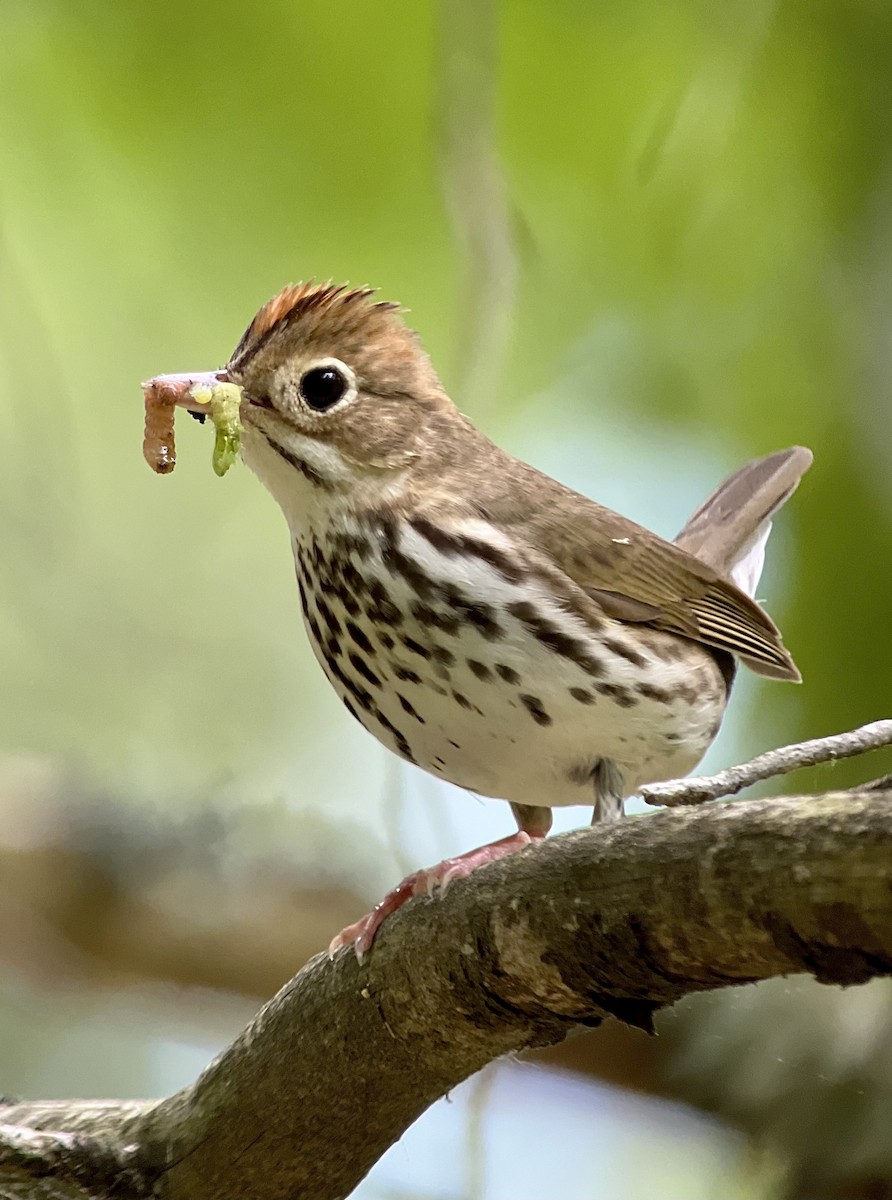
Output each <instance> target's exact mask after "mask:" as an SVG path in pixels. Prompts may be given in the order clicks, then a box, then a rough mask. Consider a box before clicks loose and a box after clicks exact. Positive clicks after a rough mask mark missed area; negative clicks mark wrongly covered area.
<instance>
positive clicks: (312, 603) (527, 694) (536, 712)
mask: <svg viewBox="0 0 892 1200" xmlns="http://www.w3.org/2000/svg"><path fill="white" fill-rule="evenodd" d="M342 532H343V531H342ZM422 541H423V539H420V538H418V536H417V535H415V534H414V533H413V531H412V530H411V529H407V530H405V531H403V533H402V534H401V536H400V540H399V550H400V556H399V563H400V567H401V569H399V570H394V569H393V561H392V559H391V561H389V562H387V561H385V559H386V555H387V550H386V547H383V548H382V547H381V546H378V545H374V546H373V547H372V548H366V549H358V548H357V547H356V546H353V547H352V548H351V543H350V537H349V532H348V533H347V536H346V538H345V537H343V536H342V537H341V538H338V537H337V536H336V535H333V536H331V537H329V538H326V539H319V540H314V539H313V538H312V537H311V536H310V534H309V533H308V534H307V536H306V537H305V538H299V539H298V538H296V539H295V556H296V560H297V565H298V575H299V577H300V578H301V579H302V594H303V603H304V620H305V623H306V626H307V630H308V633H309V636H310V640H311V642H312V644H313V648H314V651H315V653H316V656H317V658H318V659H319V662H320V664H321V666H322V668H323V670H324V671H325V673H326V675H327V676H328V679H329V680H330V682H331V684H332V686H333V687H334V688H335V690H336V691H337V692H338V694H339V695H340V696H341V698H342V699H343V700H344V702H345V704H346V705H347V706H348V708H349V709H350V711H351V712H352V713H353V714H354V715H355V716H356V717H357V718H358V719H359V720H360V721H361V722H362V723H363V725H365V726H366V728H367V729H369V730H370V731H371V732H372V733H374V734H375V736H376V737H378V738H379V740H380V741H382V742H383V743H384V744H385V745H387V746H388V747H389V748H391V749H393V750H395V751H396V752H397V753H399V754H400V755H401V756H402V757H404V758H406V759H408V760H410V761H412V762H415V763H417V764H418V765H419V766H421V767H423V768H424V769H425V770H427V771H429V772H430V773H431V774H433V775H436V776H439V777H440V778H443V779H447V780H449V781H450V782H452V783H455V784H457V785H459V786H460V787H464V788H467V789H469V790H470V791H473V792H477V793H479V794H481V795H484V796H494V797H499V798H501V799H504V800H509V801H513V802H515V803H519V804H530V805H544V806H557V805H568V804H590V803H592V799H593V784H592V778H593V774H594V771H595V769H596V767H597V765H598V763H599V762H600V761H601V760H602V759H609V760H612V762H613V763H615V764H616V766H617V767H618V769H619V771H620V773H621V775H622V780H623V792H624V794H625V795H630V794H631V793H633V792H634V791H635V789H636V788H637V787H639V786H640V785H641V784H643V783H647V782H652V781H654V780H659V779H667V778H672V777H675V776H679V775H684V774H686V773H687V772H688V771H690V770H691V768H692V767H694V766H695V765H696V763H697V762H698V761H699V760H700V758H701V757H702V755H703V753H704V751H705V750H706V748H707V747H708V745H709V744H710V742H711V741H712V739H713V738H714V736H715V733H716V730H717V726H718V722H719V721H720V719H721V714H722V712H723V709H724V704H725V699H726V695H725V685H724V682H723V680H722V676H721V672H720V671H719V668H718V666H717V664H716V662H715V659H714V658H713V656H712V655H711V654H709V652H708V651H706V650H701V651H699V653H697V654H696V661H695V662H694V665H693V666H692V663H691V659H690V656H687V657H686V658H685V660H684V661H679V656H678V653H677V650H678V646H679V639H677V638H675V637H673V636H671V635H668V634H660V633H656V632H654V631H648V633H647V636H646V640H645V641H643V642H641V641H639V640H638V638H637V637H636V631H635V630H634V628H633V627H626V626H623V625H622V624H621V623H619V622H610V623H609V624H608V625H606V626H605V628H604V629H602V630H601V632H600V634H593V633H592V631H591V630H590V629H589V628H587V627H586V625H585V624H584V623H583V622H582V621H581V620H580V619H579V618H578V617H577V616H574V615H572V614H571V613H568V612H566V611H563V610H562V609H561V608H559V606H558V605H557V604H556V603H554V602H553V601H550V600H549V599H548V596H547V594H546V593H545V592H544V590H543V588H542V586H541V584H538V583H536V582H535V581H530V580H527V579H524V580H523V581H522V582H518V581H516V580H506V579H505V578H503V577H502V576H501V575H499V573H498V572H497V571H495V570H494V569H493V568H492V567H491V566H490V565H489V564H488V563H487V562H486V561H485V560H484V559H481V558H477V557H468V558H463V559H461V561H459V562H457V561H456V559H455V556H454V555H453V556H450V557H449V558H446V556H444V555H440V554H438V553H437V552H436V551H434V550H433V549H432V548H431V547H430V545H429V544H427V543H425V544H422ZM416 571H417V572H418V573H417V574H414V575H413V572H416ZM425 581H427V582H425ZM431 581H434V582H435V583H436V587H434V588H430V587H429V586H428V585H429V584H430V583H431ZM449 583H451V585H452V589H453V590H452V597H451V598H452V602H451V603H450V593H449V591H448V587H447V591H446V593H445V595H444V593H443V591H442V588H443V587H444V586H446V585H447V584H449ZM419 588H420V589H421V593H420V594H419ZM456 589H458V595H459V597H460V598H464V600H465V601H468V600H473V601H474V602H473V603H471V604H468V603H463V602H462V601H461V599H460V601H459V603H457V604H456V603H455V594H456ZM425 592H427V594H425ZM479 597H486V600H485V601H483V600H479V599H477V598H479ZM531 606H534V610H535V613H536V614H539V620H540V625H539V626H537V629H538V635H537V636H534V635H533V634H532V633H531V632H530V621H529V613H530V612H531V611H533V608H532V607H531ZM525 617H526V618H527V620H526V622H525V620H524V618H525ZM542 621H544V626H543V625H542ZM605 635H606V636H605ZM605 641H606V643H607V644H605ZM684 645H685V646H686V647H687V648H688V649H696V648H695V647H693V644H691V643H684Z"/></svg>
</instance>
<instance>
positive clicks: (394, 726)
mask: <svg viewBox="0 0 892 1200" xmlns="http://www.w3.org/2000/svg"><path fill="white" fill-rule="evenodd" d="M165 378H167V379H172V380H180V381H181V380H190V381H194V380H207V381H209V384H210V386H213V385H214V384H215V383H216V382H219V381H226V382H228V383H232V384H235V385H237V386H238V387H239V388H240V389H241V397H242V399H241V402H240V418H241V423H242V433H241V447H240V453H241V456H242V458H243V460H244V462H245V463H246V464H247V466H248V467H249V468H250V469H251V471H253V472H254V474H255V475H256V476H257V477H258V479H259V480H260V482H261V483H262V484H263V485H264V486H265V487H266V488H267V489H268V491H269V492H270V493H271V494H272V496H273V498H274V499H275V500H276V501H277V503H278V505H279V507H280V508H281V510H282V512H283V513H284V516H285V519H286V521H287V525H288V529H289V533H290V538H291V546H292V550H293V555H294V561H295V566H296V575H297V583H298V589H299V593H300V603H301V608H302V612H303V621H304V625H305V628H306V631H307V634H308V636H309V640H310V643H311V645H312V649H313V652H314V654H315V657H316V658H317V660H318V662H319V664H320V666H321V668H322V671H323V672H324V674H325V675H326V677H327V678H328V681H329V683H330V684H331V686H332V687H333V688H334V690H335V692H336V693H337V695H338V696H339V697H340V699H341V701H342V702H343V704H344V706H345V707H346V709H347V711H348V712H349V713H350V714H351V715H352V716H353V717H354V718H355V719H356V720H358V721H359V722H360V724H362V725H363V726H364V727H365V728H366V729H367V730H368V731H370V732H371V733H372V734H373V735H374V736H375V737H376V738H377V739H378V740H379V741H380V742H382V743H383V744H384V745H385V746H386V747H388V748H389V749H390V750H391V751H393V752H394V753H395V754H397V755H398V756H399V757H400V758H402V759H403V760H405V761H406V762H409V763H414V764H416V765H417V766H419V767H421V768H422V769H423V770H425V771H427V772H429V773H430V774H431V775H433V776H435V777H436V778H438V779H442V780H447V781H449V782H450V783H452V784H456V785H458V786H459V787H460V788H464V789H466V790H468V791H469V792H472V793H476V794H478V795H482V796H487V797H497V798H499V799H502V800H505V801H507V802H508V803H509V804H510V806H511V809H512V811H513V814H514V818H515V821H516V824H517V832H516V833H513V834H511V835H509V836H507V837H505V838H502V839H501V840H500V841H497V842H493V843H490V844H488V845H486V846H482V847H478V848H477V849H475V850H472V851H469V852H467V853H465V854H463V855H460V856H458V857H457V858H453V859H447V860H445V861H444V862H443V863H439V864H437V865H436V866H434V867H430V868H427V869H424V870H419V871H416V872H414V873H413V874H412V875H410V876H408V877H407V878H406V879H405V880H403V881H402V882H401V883H400V884H399V885H398V886H397V887H396V888H394V889H393V890H392V891H391V892H389V893H388V894H387V896H386V897H385V898H384V899H383V900H382V902H381V903H380V904H378V905H377V906H376V908H375V909H373V910H372V912H370V913H368V914H366V916H364V917H363V918H362V919H361V920H360V921H358V922H356V923H355V924H354V925H352V926H350V927H348V929H346V930H344V931H342V932H341V933H340V934H338V935H337V937H336V938H335V939H334V940H333V942H332V946H331V947H330V949H331V952H332V953H334V952H335V951H336V950H337V949H339V948H340V947H342V946H352V947H353V949H354V950H355V952H356V954H357V956H359V957H360V958H361V957H362V955H363V954H365V953H366V952H367V951H368V950H369V949H370V947H371V946H372V944H373V942H374V939H375V937H376V936H377V933H378V930H379V928H380V926H381V924H382V923H383V922H384V921H385V920H386V919H387V917H388V916H389V915H390V914H391V913H392V912H394V911H395V910H396V909H397V908H399V907H401V905H402V904H404V903H405V902H406V901H407V900H408V899H410V898H411V897H413V896H416V895H419V894H423V893H430V892H431V891H432V890H445V888H446V887H447V886H448V885H449V884H451V883H452V881H453V880H454V879H456V878H461V877H463V876H466V875H468V874H470V873H471V872H472V871H473V870H476V869H477V868H478V867H479V866H481V865H484V864H485V863H487V862H491V861H493V860H495V859H497V858H500V857H502V856H504V855H506V854H510V853H513V852H516V851H519V850H522V849H524V848H525V847H528V846H529V845H530V844H531V843H533V842H536V841H538V840H540V839H541V838H543V837H545V836H546V834H547V833H548V831H549V829H550V827H551V823H552V809H553V808H554V807H558V806H564V805H583V804H585V805H591V806H592V809H593V816H592V823H593V824H596V823H600V822H603V821H610V820H615V819H617V818H618V817H620V816H621V815H622V814H623V806H624V802H625V800H626V799H627V798H628V797H630V796H632V795H634V793H635V791H636V789H638V788H640V787H641V786H642V785H644V784H646V783H653V782H655V781H659V780H663V779H668V778H676V777H679V776H682V775H685V774H687V773H688V772H689V771H691V770H692V769H693V767H695V766H696V764H697V763H698V762H699V761H700V759H701V757H702V756H703V754H704V753H705V751H706V749H707V748H708V746H709V745H710V744H711V742H712V741H713V739H714V738H715V736H716V734H717V732H718V729H719V726H720V724H721V721H722V717H723V714H724V712H725V707H726V704H727V702H728V698H729V694H730V692H731V687H732V683H733V681H734V676H735V671H736V667H737V663H738V662H741V663H743V664H744V665H745V666H746V667H748V668H749V669H750V670H752V671H754V672H755V673H757V674H759V675H763V676H767V677H769V678H772V679H780V680H789V681H794V682H799V681H800V674H799V671H798V669H797V667H796V665H795V663H794V661H793V658H792V657H791V655H790V653H789V651H788V650H787V648H786V647H785V645H784V643H783V641H782V638H781V635H780V633H779V631H778V629H777V627H776V625H775V624H774V622H773V621H772V620H771V618H770V617H769V616H768V614H767V613H766V612H765V611H764V609H763V608H762V607H761V605H760V604H758V603H757V602H756V600H755V599H754V595H755V589H756V585H757V583H758V579H759V575H760V573H761V569H762V564H763V560H764V550H765V542H766V539H767V536H768V532H769V530H770V527H771V517H772V515H773V514H774V512H775V511H776V510H777V509H778V508H779V507H780V505H781V504H783V503H784V502H785V501H786V500H787V498H788V497H789V496H790V494H791V493H792V492H793V491H794V489H795V488H796V486H797V484H798V483H799V480H800V478H801V476H802V475H803V474H804V472H805V471H806V470H807V469H808V467H809V466H810V464H811V461H812V455H811V452H810V451H809V450H807V449H806V448H804V447H801V446H793V447H790V448H789V449H785V450H780V451H777V452H775V453H773V454H768V455H766V456H764V457H762V458H759V459H756V460H754V461H752V462H750V463H748V464H746V465H745V466H743V467H742V468H741V469H740V470H738V471H736V472H735V473H734V474H732V475H731V476H730V477H729V478H728V479H726V480H725V481H724V482H723V483H722V484H720V485H719V486H718V487H717V488H716V490H715V491H714V492H713V493H712V494H711V495H710V496H709V497H708V498H707V499H706V500H705V501H704V503H703V504H702V505H701V506H700V507H699V508H698V509H697V511H696V512H695V513H694V514H693V515H692V516H691V518H690V520H689V521H688V522H687V524H686V525H685V526H684V528H683V529H682V530H681V532H680V533H679V534H678V536H677V537H676V538H675V539H674V541H668V540H664V539H663V538H661V537H660V536H658V535H657V534H655V533H652V532H650V531H649V530H648V529H645V528H644V527H642V526H641V525H638V524H636V523H635V522H634V521H632V520H629V519H628V518H626V517H624V516H621V515H619V514H618V513H615V512H613V511H611V510H610V509H608V508H606V507H604V506H602V505H600V504H597V503H596V502H595V501H593V500H590V499H588V498H586V497H585V496H582V495H580V494H579V493H577V492H575V491H572V490H571V489H570V488H568V487H565V486H564V485H563V484H561V483H559V482H558V481H556V480H555V479H552V478H551V477H549V476H548V475H546V474H543V473H542V472H540V471H539V470H537V469H536V468H535V467H533V466H531V465H529V464H527V463H525V462H522V461H520V460H519V459H517V458H515V457H513V456H511V455H510V454H508V453H507V452H506V451H504V450H502V449H500V448H499V447H498V446H497V445H495V444H494V443H493V442H492V441H490V440H489V438H487V437H486V436H485V434H484V433H482V432H481V431H480V430H478V429H477V428H476V427H475V426H474V425H473V424H472V422H471V421H470V420H469V419H468V418H467V417H466V416H464V415H463V414H462V413H461V412H460V411H459V409H458V408H457V407H456V405H455V404H454V403H453V401H452V400H451V399H450V398H449V396H448V395H447V393H446V391H445V389H444V387H443V385H442V384H441V382H440V380H439V378H438V376H437V374H436V372H435V370H434V368H433V366H432V364H431V361H430V359H429V358H428V356H427V354H426V352H425V350H424V348H423V346H422V343H421V341H420V339H419V337H418V335H417V334H416V333H415V332H414V331H413V330H411V329H410V328H409V326H408V325H407V323H406V321H405V319H404V315H403V311H402V309H401V308H400V306H399V305H397V304H394V303H391V302H389V301H382V300H379V299H378V298H377V293H376V292H375V291H374V290H373V289H371V288H366V287H350V286H349V285H336V284H334V283H315V282H312V281H311V282H307V283H300V284H293V285H290V286H288V287H286V288H284V289H283V290H282V291H281V292H279V293H278V294H277V295H276V296H274V297H273V298H272V299H271V300H269V301H268V303H266V304H264V306H263V307H262V308H261V309H260V310H259V312H258V313H257V314H256V316H255V317H254V319H253V320H252V321H251V323H250V325H249V326H248V328H247V330H246V331H245V333H244V335H243V336H242V338H241V340H240V341H239V343H238V345H237V347H236V349H235V351H234V352H233V354H232V356H231V357H230V359H229V361H228V362H227V364H226V366H225V367H224V368H223V369H222V370H219V371H214V372H210V373H200V374H198V375H189V376H169V377H165V376H159V377H158V379H165ZM175 386H176V387H178V388H179V391H180V395H179V402H180V403H182V404H183V405H184V406H185V407H188V408H190V410H191V411H192V412H193V414H194V415H196V416H201V415H202V414H203V412H204V411H206V408H205V406H203V405H201V404H199V403H197V402H196V401H195V400H194V398H193V394H192V393H191V392H190V393H188V394H187V393H186V391H185V385H184V384H182V383H178V384H176V385H175Z"/></svg>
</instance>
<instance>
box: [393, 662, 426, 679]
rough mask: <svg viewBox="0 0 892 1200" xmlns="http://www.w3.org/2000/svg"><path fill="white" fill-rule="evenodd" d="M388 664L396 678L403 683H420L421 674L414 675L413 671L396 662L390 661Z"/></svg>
mask: <svg viewBox="0 0 892 1200" xmlns="http://www.w3.org/2000/svg"><path fill="white" fill-rule="evenodd" d="M390 665H391V669H392V671H393V673H394V675H395V676H396V678H397V679H399V680H401V681H402V682H403V683H421V676H420V675H416V673H415V672H414V671H410V670H409V668H408V667H401V666H399V665H398V664H397V663H391V664H390Z"/></svg>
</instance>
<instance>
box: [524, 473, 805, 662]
mask: <svg viewBox="0 0 892 1200" xmlns="http://www.w3.org/2000/svg"><path fill="white" fill-rule="evenodd" d="M788 453H791V452H781V455H784V454H788ZM803 454H806V455H807V454H808V452H807V451H803ZM769 457H770V458H774V456H769ZM799 465H800V466H801V469H800V470H799V471H798V474H800V475H801V474H802V471H803V470H804V469H805V467H807V465H808V462H807V461H806V462H805V463H804V465H802V464H801V462H800V464H799ZM775 466H776V467H777V466H778V464H775ZM745 472H746V468H743V469H742V470H741V471H740V472H737V473H735V475H734V476H732V477H731V478H730V479H729V480H727V481H726V482H725V483H724V484H722V485H721V486H720V487H719V488H718V489H716V491H715V492H714V493H713V495H712V496H711V497H710V498H709V500H707V501H706V502H705V503H704V505H702V506H701V508H700V509H698V511H697V513H696V514H695V515H694V517H693V518H692V520H691V522H689V524H688V525H687V526H686V527H685V529H686V530H687V531H689V530H690V527H691V525H694V528H695V532H697V534H698V536H703V535H704V531H705V530H707V529H709V528H710V526H711V522H710V520H709V515H708V511H709V506H710V504H711V503H712V502H714V501H715V502H716V503H715V512H716V513H722V514H724V513H725V509H726V508H727V505H726V504H725V503H724V502H723V503H721V504H720V503H718V499H720V498H722V497H724V500H731V499H733V500H735V502H736V501H737V500H738V499H739V500H740V502H741V506H742V507H745V505H744V501H745V500H746V501H747V502H749V493H748V490H747V488H746V486H745V479H743V478H741V477H743V476H744V475H745ZM544 478H545V477H541V476H540V479H544ZM751 478H752V479H753V480H754V481H755V482H756V483H758V482H759V481H760V480H765V479H768V480H772V481H773V482H772V483H771V485H770V487H771V488H773V490H774V493H775V496H774V500H773V501H771V502H768V501H765V500H764V497H763V498H762V500H761V501H760V500H756V501H754V502H753V503H751V504H750V509H751V514H752V521H751V525H752V528H751V529H749V531H748V533H747V532H746V531H745V530H744V528H743V526H744V525H745V524H746V522H745V521H744V520H741V521H737V522H735V523H734V524H733V534H734V537H735V538H737V537H741V538H742V539H743V540H744V541H745V540H746V537H747V536H751V535H752V533H753V532H755V530H756V529H757V528H758V525H759V523H760V522H761V521H763V520H764V519H765V518H766V514H767V513H770V511H773V509H774V508H776V507H778V505H779V504H780V503H782V501H783V499H785V498H786V495H787V494H789V493H790V492H791V491H792V489H793V486H794V484H793V483H792V480H790V479H788V478H787V476H786V474H785V473H784V471H782V470H779V469H778V470H766V471H763V472H760V471H754V472H753V473H752V476H751ZM797 478H798V475H797ZM735 481H736V482H735ZM548 483H549V484H553V481H552V480H548ZM732 484H733V486H732ZM781 485H783V486H781ZM555 486H556V488H557V489H558V490H555V491H552V489H551V488H549V489H548V491H549V492H551V495H550V496H547V497H543V499H545V500H546V504H545V505H544V506H543V509H542V510H540V513H539V514H537V517H538V519H536V520H533V521H531V522H530V521H527V522H525V529H524V534H525V536H526V538H527V540H528V541H530V542H532V543H533V544H534V545H536V547H537V549H539V550H540V551H542V552H543V553H545V554H547V555H548V556H549V557H550V558H551V560H552V561H555V562H556V563H557V564H558V566H560V567H561V568H562V570H563V571H564V572H565V573H566V574H567V575H569V576H570V578H571V579H572V580H573V581H574V582H575V583H576V584H577V585H578V586H579V587H580V588H582V590H583V591H585V592H586V593H587V594H588V595H589V596H591V598H592V599H593V600H595V601H596V602H597V603H598V604H599V605H600V606H601V607H602V608H603V609H604V611H605V612H606V613H607V614H608V615H609V616H612V617H614V618H616V619H617V620H620V621H626V622H630V623H639V624H645V625H649V626H651V627H653V628H655V629H663V630H666V631H667V632H670V633H678V634H681V635H682V636H683V637H688V638H691V639H693V640H695V641H699V642H703V643H704V644H705V645H707V646H714V647H715V648H716V649H719V650H727V651H729V652H730V653H732V654H735V655H737V656H739V657H740V658H741V659H742V660H743V661H744V662H745V663H746V664H747V666H749V667H750V668H751V669H752V670H753V671H756V672H757V673H758V674H761V675H768V676H771V677H773V678H775V679H789V680H793V681H795V682H799V680H800V679H801V676H800V674H799V671H798V670H797V668H796V664H795V663H794V662H793V659H792V657H791V656H790V653H789V651H788V650H787V649H786V647H785V646H784V644H783V641H782V639H781V635H780V632H779V631H778V629H777V626H776V625H775V624H774V622H773V621H772V620H771V618H770V617H769V616H768V614H767V613H766V612H765V611H764V610H763V609H762V608H760V607H759V605H758V604H757V603H756V602H755V601H754V600H752V599H750V597H749V596H747V595H745V594H744V593H743V592H742V591H741V590H740V589H739V588H738V587H736V586H735V585H734V584H733V583H732V582H731V581H730V580H729V579H726V578H725V577H724V575H722V574H721V573H720V571H718V570H716V568H715V567H713V566H712V565H710V563H709V562H704V561H703V560H702V559H700V558H698V557H695V556H694V555H693V554H691V553H688V552H687V551H686V550H685V549H683V548H682V547H680V546H677V545H675V544H673V543H672V542H667V541H664V540H663V539H662V538H661V537H658V536H657V534H655V533H651V532H650V530H647V529H644V528H643V527H642V526H640V525H637V524H635V522H634V521H630V520H628V519H627V518H625V517H622V516H620V515H619V514H618V513H614V512H612V511H611V510H610V509H607V508H603V507H602V506H601V505H598V504H594V503H592V502H591V501H583V500H582V498H581V497H579V496H576V495H575V494H574V493H572V492H567V491H566V490H565V489H563V488H560V485H555ZM757 490H758V488H757ZM763 501H764V502H763ZM695 522H696V524H695ZM693 540H694V539H693V538H692V541H693ZM715 540H716V541H718V535H716V539H715ZM719 557H720V556H719V555H718V554H716V559H718V558H719Z"/></svg>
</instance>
